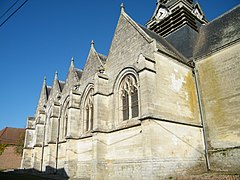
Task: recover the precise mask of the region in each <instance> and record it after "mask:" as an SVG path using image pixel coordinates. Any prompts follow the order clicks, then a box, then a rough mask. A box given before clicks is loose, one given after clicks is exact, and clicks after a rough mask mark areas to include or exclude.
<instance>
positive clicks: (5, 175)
mask: <svg viewBox="0 0 240 180" xmlns="http://www.w3.org/2000/svg"><path fill="white" fill-rule="evenodd" d="M0 179H4V180H5V179H7V180H8V179H9V180H19V179H24V180H43V179H46V178H42V177H38V176H31V175H27V174H15V173H10V172H0Z"/></svg>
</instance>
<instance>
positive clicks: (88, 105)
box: [84, 88, 94, 131]
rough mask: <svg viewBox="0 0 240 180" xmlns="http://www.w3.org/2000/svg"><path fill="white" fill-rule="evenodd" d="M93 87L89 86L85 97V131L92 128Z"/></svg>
mask: <svg viewBox="0 0 240 180" xmlns="http://www.w3.org/2000/svg"><path fill="white" fill-rule="evenodd" d="M93 112H94V107H93V88H91V89H90V90H89V92H88V95H87V97H86V100H85V103H84V119H85V124H86V126H85V127H86V128H85V130H86V131H90V130H92V129H93Z"/></svg>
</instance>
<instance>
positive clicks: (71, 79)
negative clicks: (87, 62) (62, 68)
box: [61, 58, 81, 93]
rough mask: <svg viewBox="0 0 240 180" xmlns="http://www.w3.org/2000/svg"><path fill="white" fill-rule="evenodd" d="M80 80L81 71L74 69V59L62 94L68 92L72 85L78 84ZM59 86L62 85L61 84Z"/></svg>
mask: <svg viewBox="0 0 240 180" xmlns="http://www.w3.org/2000/svg"><path fill="white" fill-rule="evenodd" d="M80 78H81V70H80V69H77V68H75V67H74V59H73V58H72V59H71V64H70V67H69V70H68V75H67V78H66V81H65V83H64V87H63V90H62V92H63V93H66V92H68V91H69V90H70V89H71V87H72V86H73V85H74V84H76V83H77V82H79V80H80ZM61 84H63V82H62V83H61Z"/></svg>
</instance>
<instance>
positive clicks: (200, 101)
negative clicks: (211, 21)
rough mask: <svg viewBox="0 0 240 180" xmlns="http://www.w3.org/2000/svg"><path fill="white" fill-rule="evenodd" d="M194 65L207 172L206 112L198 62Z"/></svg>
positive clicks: (208, 167) (208, 165)
mask: <svg viewBox="0 0 240 180" xmlns="http://www.w3.org/2000/svg"><path fill="white" fill-rule="evenodd" d="M193 63H194V68H193V70H194V78H195V84H196V89H197V97H198V105H199V111H200V118H201V124H202V127H203V140H204V146H205V159H206V166H207V170H208V171H210V162H209V156H208V144H207V136H206V126H205V120H204V112H203V107H202V98H201V92H200V89H199V77H198V70H197V69H196V61H195V60H193Z"/></svg>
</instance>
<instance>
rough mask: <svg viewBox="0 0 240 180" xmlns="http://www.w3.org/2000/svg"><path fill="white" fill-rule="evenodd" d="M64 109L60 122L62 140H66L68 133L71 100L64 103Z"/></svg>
mask: <svg viewBox="0 0 240 180" xmlns="http://www.w3.org/2000/svg"><path fill="white" fill-rule="evenodd" d="M62 108H63V110H62V114H61V122H60V132H59V133H60V134H59V138H60V141H63V140H65V138H66V137H67V135H68V114H69V101H67V102H66V103H64V104H63V107H62Z"/></svg>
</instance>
